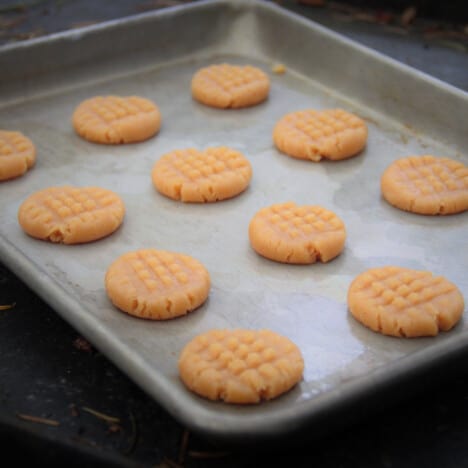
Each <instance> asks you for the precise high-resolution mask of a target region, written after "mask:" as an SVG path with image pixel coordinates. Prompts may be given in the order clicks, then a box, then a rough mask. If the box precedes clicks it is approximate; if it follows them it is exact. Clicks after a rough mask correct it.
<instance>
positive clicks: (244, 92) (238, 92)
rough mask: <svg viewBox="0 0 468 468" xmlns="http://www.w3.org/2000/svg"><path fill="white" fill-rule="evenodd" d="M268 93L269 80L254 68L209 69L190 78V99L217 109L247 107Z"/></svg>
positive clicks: (219, 67) (221, 65)
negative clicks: (191, 97)
mask: <svg viewBox="0 0 468 468" xmlns="http://www.w3.org/2000/svg"><path fill="white" fill-rule="evenodd" d="M269 92H270V79H269V78H268V75H266V74H265V73H264V72H263V71H262V70H260V69H259V68H257V67H252V66H250V65H247V66H239V65H229V64H227V63H224V64H220V65H211V66H209V67H205V68H202V69H200V70H198V71H197V72H196V73H195V75H194V76H193V78H192V96H193V98H194V99H196V100H197V101H199V102H201V103H203V104H205V105H207V106H211V107H217V108H222V109H225V108H234V109H235V108H240V107H249V106H254V105H256V104H259V103H260V102H262V101H264V100H265V99H266V98H267V97H268V94H269Z"/></svg>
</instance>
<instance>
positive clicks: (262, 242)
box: [249, 202, 346, 264]
mask: <svg viewBox="0 0 468 468" xmlns="http://www.w3.org/2000/svg"><path fill="white" fill-rule="evenodd" d="M249 237H250V243H251V245H252V247H253V249H254V250H255V251H256V252H257V253H259V254H260V255H263V256H264V257H266V258H269V259H270V260H275V261H277V262H282V263H304V264H305V263H315V262H316V261H318V260H319V261H321V262H328V261H329V260H332V259H333V258H335V257H336V256H337V255H339V254H340V253H341V251H342V250H343V247H344V243H345V239H346V230H345V226H344V224H343V222H342V221H341V219H340V218H338V216H336V214H335V213H333V212H332V211H329V210H326V209H325V208H322V207H321V206H314V205H305V206H298V205H296V204H295V203H293V202H288V203H280V204H276V205H272V206H269V207H267V208H263V209H261V210H260V211H258V212H257V214H256V215H255V216H254V217H253V218H252V221H251V222H250V225H249Z"/></svg>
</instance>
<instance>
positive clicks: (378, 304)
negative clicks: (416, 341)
mask: <svg viewBox="0 0 468 468" xmlns="http://www.w3.org/2000/svg"><path fill="white" fill-rule="evenodd" d="M348 307H349V310H350V312H351V314H352V315H353V316H354V317H355V318H356V320H358V321H359V322H361V323H362V324H363V325H365V326H366V327H368V328H370V329H372V330H374V331H376V332H379V333H382V334H384V335H392V336H400V337H418V336H434V335H437V334H438V333H439V332H440V331H447V330H450V329H451V328H453V327H454V326H455V324H456V323H457V322H458V321H459V320H460V317H461V316H462V314H463V309H464V300H463V296H462V294H461V292H460V291H459V289H458V288H457V287H456V286H455V285H454V284H453V283H451V282H450V281H448V280H447V279H445V278H444V277H442V276H434V275H433V274H432V273H431V272H429V271H424V270H423V271H420V270H412V269H409V268H402V267H397V266H386V267H381V268H372V269H370V270H367V271H365V272H363V273H361V274H360V275H358V276H357V277H356V278H355V279H354V281H353V282H352V283H351V285H350V287H349V290H348Z"/></svg>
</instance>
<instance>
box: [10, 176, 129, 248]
mask: <svg viewBox="0 0 468 468" xmlns="http://www.w3.org/2000/svg"><path fill="white" fill-rule="evenodd" d="M124 214H125V206H124V203H123V201H122V199H121V198H120V197H119V196H118V195H117V194H116V193H114V192H112V191H110V190H107V189H103V188H100V187H72V186H68V185H67V186H63V187H48V188H46V189H44V190H41V191H39V192H36V193H34V194H32V195H31V196H29V197H28V198H27V199H26V200H25V201H24V202H23V203H22V204H21V206H20V208H19V210H18V221H19V224H20V226H21V227H22V228H23V230H24V231H25V232H26V233H27V234H29V235H30V236H32V237H36V238H38V239H42V240H47V241H50V242H58V243H63V244H80V243H84V242H91V241H94V240H97V239H100V238H102V237H105V236H108V235H109V234H111V233H113V232H114V231H115V230H116V229H117V228H118V227H119V226H120V225H121V224H122V221H123V218H124Z"/></svg>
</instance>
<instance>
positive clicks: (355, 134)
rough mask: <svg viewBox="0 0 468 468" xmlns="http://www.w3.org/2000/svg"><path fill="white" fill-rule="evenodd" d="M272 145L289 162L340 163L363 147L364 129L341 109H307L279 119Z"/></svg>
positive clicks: (365, 138)
mask: <svg viewBox="0 0 468 468" xmlns="http://www.w3.org/2000/svg"><path fill="white" fill-rule="evenodd" d="M273 141H274V143H275V145H276V147H277V148H278V149H279V150H280V151H282V152H283V153H285V154H287V155H288V156H292V157H293V158H298V159H310V160H311V161H316V162H317V161H320V160H321V159H322V158H325V159H331V160H340V159H346V158H350V157H351V156H355V155H356V154H357V153H359V152H360V151H361V150H362V149H363V148H364V147H365V145H366V142H367V126H366V124H365V123H364V121H363V120H362V119H360V118H359V117H356V116H355V115H354V114H351V113H349V112H346V111H344V110H341V109H329V110H322V111H317V110H312V109H308V110H303V111H298V112H292V113H290V114H286V115H285V116H284V117H282V118H281V119H280V120H279V121H278V123H277V124H276V125H275V128H274V130H273Z"/></svg>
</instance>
